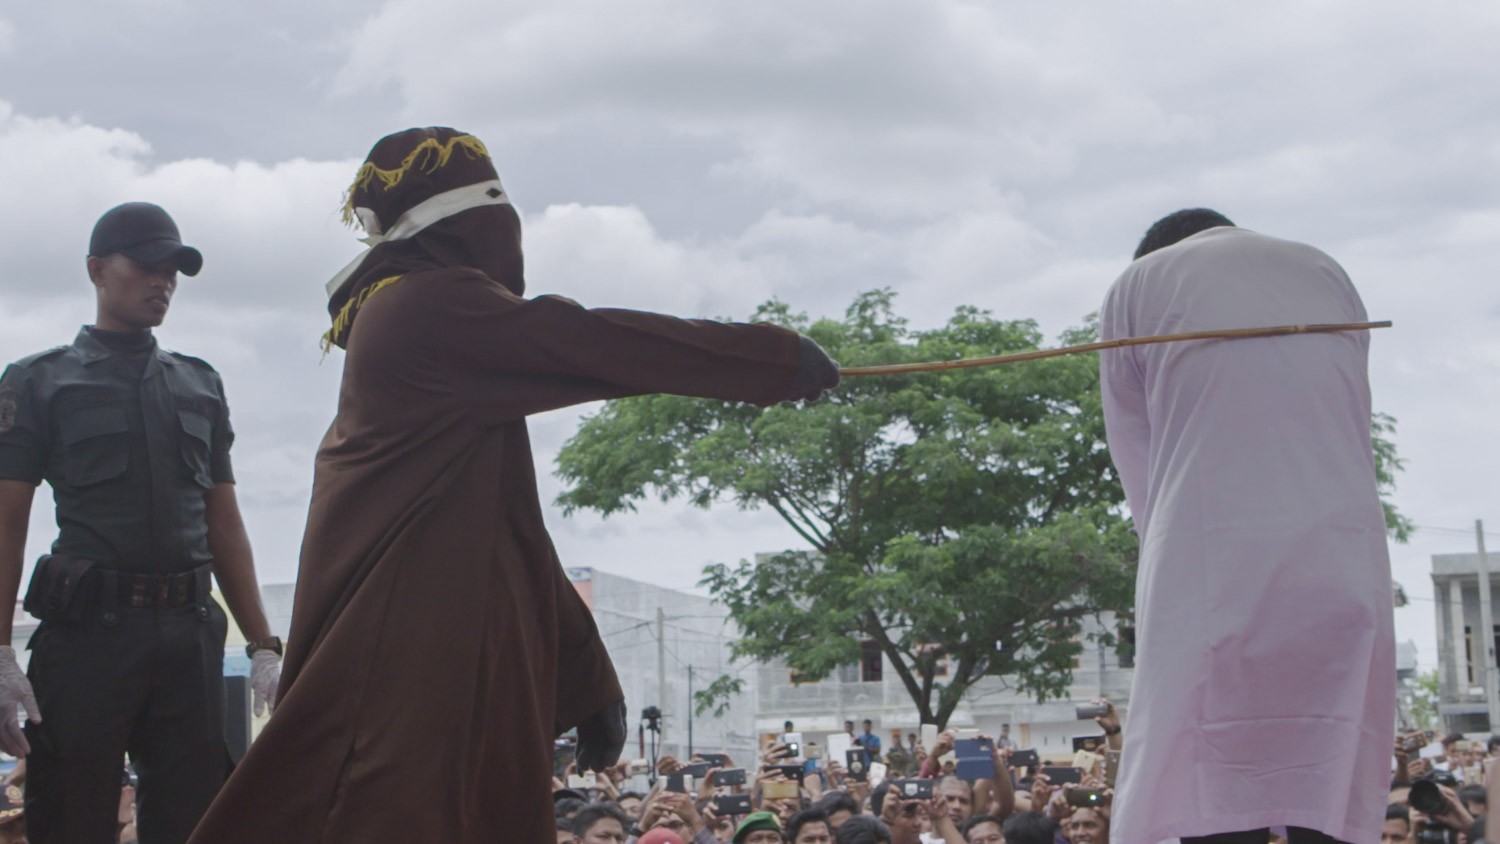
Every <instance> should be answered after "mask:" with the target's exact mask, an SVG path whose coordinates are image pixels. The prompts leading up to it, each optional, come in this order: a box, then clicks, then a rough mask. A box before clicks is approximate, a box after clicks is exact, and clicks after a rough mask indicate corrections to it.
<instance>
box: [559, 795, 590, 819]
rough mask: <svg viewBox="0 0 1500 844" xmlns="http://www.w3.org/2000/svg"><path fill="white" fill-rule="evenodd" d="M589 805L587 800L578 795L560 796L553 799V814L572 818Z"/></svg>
mask: <svg viewBox="0 0 1500 844" xmlns="http://www.w3.org/2000/svg"><path fill="white" fill-rule="evenodd" d="M587 805H588V801H587V800H579V799H578V798H577V797H558V798H556V799H554V800H553V801H552V814H554V815H556V816H557V817H559V818H571V817H573V816H574V815H576V814H578V810H579V809H582V808H583V807H584V806H587Z"/></svg>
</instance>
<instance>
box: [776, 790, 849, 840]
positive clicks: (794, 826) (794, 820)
mask: <svg viewBox="0 0 1500 844" xmlns="http://www.w3.org/2000/svg"><path fill="white" fill-rule="evenodd" d="M844 796H845V797H847V796H848V795H847V794H846V795H844ZM858 811H859V810H858V809H855V813H856V814H857V813H858ZM810 823H822V824H826V823H828V814H827V813H825V812H824V811H823V810H822V809H819V808H818V807H817V806H814V807H813V808H811V809H803V810H802V811H800V812H798V813H797V814H795V815H792V817H791V820H788V821H787V822H786V840H788V841H796V840H797V833H798V832H801V831H802V827H804V826H807V825H808V824H810Z"/></svg>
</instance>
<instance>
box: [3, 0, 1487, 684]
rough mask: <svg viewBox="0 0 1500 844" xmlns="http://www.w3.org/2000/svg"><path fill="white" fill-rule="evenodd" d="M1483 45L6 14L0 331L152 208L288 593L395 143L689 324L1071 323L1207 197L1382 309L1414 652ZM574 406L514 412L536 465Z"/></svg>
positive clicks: (888, 18)
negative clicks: (886, 296)
mask: <svg viewBox="0 0 1500 844" xmlns="http://www.w3.org/2000/svg"><path fill="white" fill-rule="evenodd" d="M1497 42H1500V5H1496V4H1493V3H1458V2H1434V3H1427V4H1412V3H1408V2H1394V0H1262V2H1258V3H1253V4H1222V3H1214V4H1207V3H1190V2H1186V0H1175V2H1145V0H1143V2H1137V3H1129V4H1126V3H1115V2H1108V0H1091V1H1090V2H1074V3H1005V2H993V3H978V2H957V1H956V0H901V1H900V2H897V0H858V2H856V0H824V2H819V3H803V2H782V0H763V2H757V3H722V2H701V0H700V1H699V2H693V1H692V0H635V2H631V3H616V2H608V0H592V1H590V0H583V1H582V2H572V0H553V2H546V3H541V2H534V3H528V2H516V0H508V1H501V2H497V0H482V1H481V0H388V2H385V3H382V4H379V5H376V4H372V3H368V2H356V1H355V0H303V1H302V2H295V3H294V2H290V1H289V0H266V2H261V3H254V4H247V3H239V4H223V3H201V2H188V0H112V2H109V3H103V2H94V3H89V4H79V3H28V4H21V3H4V4H0V197H3V199H0V255H3V256H4V263H5V270H4V272H3V274H0V358H4V359H6V360H11V359H14V358H17V357H20V356H22V355H25V354H28V353H30V352H33V351H37V350H40V349H43V348H47V347H50V346H53V345H57V344H59V343H64V342H67V341H69V340H70V339H71V337H72V335H73V333H75V332H76V330H77V327H78V326H79V325H80V324H82V323H85V322H88V321H90V320H91V319H92V315H93V301H92V293H91V289H90V287H89V285H88V283H87V279H86V276H85V274H84V268H83V258H84V253H85V251H86V244H87V240H88V233H89V229H90V227H91V226H92V224H93V221H94V219H95V218H96V217H97V216H98V215H99V213H101V212H102V211H103V210H105V209H106V208H108V207H110V206H112V205H114V204H116V203H119V202H122V201H127V200H137V199H144V200H150V201H155V202H158V203H161V204H162V205H164V206H166V207H167V208H168V209H169V210H170V211H171V212H172V213H173V214H174V215H175V216H176V217H177V219H178V222H179V224H180V225H181V228H182V230H183V233H184V237H185V239H187V240H188V242H190V243H193V244H195V245H197V246H199V247H200V248H201V249H202V250H203V252H204V254H205V256H206V265H205V269H204V272H203V274H202V275H201V276H200V277H199V278H198V279H189V280H185V281H184V283H183V284H182V286H181V287H180V289H179V295H178V298H177V300H176V301H175V302H174V306H173V310H172V313H171V315H170V316H169V317H168V321H167V324H166V326H165V327H164V328H163V329H162V330H161V331H160V332H159V335H160V337H161V339H162V342H163V343H164V344H165V345H167V346H168V347H170V348H176V349H179V350H182V351H186V352H188V353H191V354H198V355H201V356H203V357H206V358H208V359H209V360H211V361H212V362H213V363H214V364H215V365H216V366H217V367H218V368H219V370H220V371H221V372H222V373H223V374H224V379H225V382H226V384H227V388H228V391H229V397H230V401H231V405H232V407H233V410H234V419H235V424H236V427H237V429H238V432H239V440H238V443H237V445H236V457H237V462H238V471H239V478H240V495H241V500H242V502H243V505H244V509H245V513H246V518H247V521H248V523H249V526H250V529H251V532H252V537H253V540H254V543H255V546H256V550H257V554H258V557H259V565H260V570H261V576H262V579H263V580H264V581H267V582H276V581H288V580H290V579H292V577H293V576H294V574H295V571H296V556H297V547H298V545H299V542H300V539H301V532H302V524H303V518H304V514H305V505H306V501H307V497H308V487H309V483H310V478H311V467H312V458H313V450H314V447H315V445H316V443H317V441H318V439H319V437H320V436H321V435H322V432H323V431H324V429H325V428H326V426H327V424H328V421H329V419H330V418H331V414H332V409H333V406H334V399H335V393H336V390H337V384H338V377H339V369H340V365H341V360H340V358H339V356H338V355H337V354H335V355H333V356H330V357H329V358H328V359H326V360H322V359H321V356H320V352H319V351H318V348H317V345H316V339H317V337H318V335H319V333H320V332H321V331H322V330H323V328H324V327H325V324H326V322H325V319H326V318H325V316H324V312H323V298H322V284H323V282H324V281H325V280H326V279H327V278H328V276H330V275H331V274H332V273H333V272H334V271H335V270H337V269H338V268H339V267H340V266H342V265H343V263H344V262H345V261H346V260H347V259H348V258H349V257H350V256H352V255H353V254H354V252H355V251H356V249H357V246H358V244H357V243H356V242H355V240H354V236H353V235H352V234H351V233H350V232H348V231H347V230H345V229H343V228H342V227H341V226H340V224H339V223H338V220H337V205H338V201H339V196H340V193H341V191H342V189H343V188H344V186H345V185H346V184H347V183H348V182H349V180H350V178H351V176H352V174H353V172H354V168H355V166H356V164H357V163H358V162H359V160H360V159H362V158H363V156H364V153H365V152H366V151H367V150H368V148H369V146H370V145H371V144H372V143H373V142H374V140H375V139H376V138H378V137H379V136H380V135H382V134H384V133H386V132H389V131H393V130H396V129H401V128H405V127H407V126H409V125H434V124H437V125H451V126H457V127H460V128H464V129H467V130H470V131H473V132H475V133H476V134H478V135H480V136H481V137H482V138H484V139H485V141H486V142H487V143H488V145H489V147H490V149H491V151H492V153H493V154H494V155H495V158H496V160H497V165H498V167H499V169H500V172H501V176H502V178H503V180H504V181H505V183H506V187H507V189H508V191H509V192H510V193H511V194H512V196H513V197H514V198H515V199H516V201H517V203H518V204H519V206H520V208H521V210H522V212H523V214H524V218H525V223H526V248H527V264H528V279H529V286H530V290H531V291H533V292H536V293H542V292H559V293H564V294H566V295H568V296H571V297H573V298H576V299H578V300H580V301H582V302H584V303H586V304H589V305H613V306H629V307H639V308H647V309H658V310H665V311H669V312H673V313H678V314H682V315H726V314H732V315H739V316H743V315H746V314H748V313H749V312H750V311H751V309H752V308H753V307H754V306H755V305H756V304H757V303H759V302H761V301H763V300H765V299H767V298H769V297H771V296H779V297H781V298H782V299H784V300H786V301H788V302H790V303H791V304H792V305H793V306H795V307H796V308H798V309H801V310H805V311H808V312H810V313H812V314H815V315H819V314H836V313H838V312H840V311H841V310H842V308H843V306H844V304H845V303H847V301H848V300H849V298H850V297H851V296H852V295H853V294H854V293H855V292H857V291H860V290H865V289H870V288H873V287H879V286H891V287H894V288H896V289H897V290H898V291H900V299H899V305H900V307H901V308H902V309H903V310H904V311H905V312H906V313H907V314H908V315H910V316H911V317H912V319H913V320H914V321H915V322H916V323H917V324H918V325H932V324H935V323H937V322H939V321H941V320H942V319H943V318H944V317H945V316H946V315H947V314H948V313H950V312H951V310H952V308H953V306H954V305H956V304H960V303H964V304H973V305H977V306H980V307H984V308H989V309H991V310H992V311H994V312H995V313H996V314H997V315H1000V316H1004V317H1032V318H1035V319H1037V320H1039V321H1040V322H1041V323H1042V325H1043V326H1044V328H1045V329H1046V330H1047V331H1048V333H1049V335H1055V334H1056V332H1057V331H1059V330H1061V329H1063V328H1064V327H1067V326H1069V325H1072V324H1076V323H1077V322H1078V321H1080V320H1081V319H1082V318H1083V316H1084V315H1085V314H1087V313H1088V312H1090V311H1092V310H1094V309H1095V308H1096V307H1097V305H1098V303H1099V301H1100V299H1101V297H1102V295H1103V293H1104V291H1105V289H1106V287H1107V286H1108V285H1109V283H1110V282H1111V281H1112V279H1113V278H1114V276H1115V275H1116V274H1117V273H1118V272H1119V271H1120V269H1121V268H1122V267H1123V266H1124V265H1125V264H1126V263H1127V259H1128V255H1129V253H1130V251H1131V250H1132V249H1133V247H1134V244H1135V241H1136V240H1137V239H1138V238H1139V235H1140V233H1141V232H1142V231H1143V230H1144V228H1145V227H1146V226H1147V225H1148V224H1149V223H1150V222H1151V221H1152V220H1154V219H1155V218H1156V217H1158V216H1160V215H1161V214H1163V213H1165V212H1168V211H1171V210H1174V209H1176V208H1179V207H1183V206H1188V205H1209V206H1213V207H1216V208H1218V209H1220V210H1222V211H1224V212H1225V213H1227V214H1228V215H1229V216H1231V217H1232V218H1234V219H1235V220H1236V221H1237V222H1239V223H1240V224H1241V225H1244V226H1246V227H1249V228H1253V229H1257V230H1260V231H1264V232H1268V233H1271V234H1276V235H1280V236H1284V237H1289V238H1294V239H1298V240H1304V241H1307V242H1310V243H1313V244H1316V245H1318V246H1320V247H1322V248H1323V249H1325V250H1326V251H1328V252H1329V253H1331V254H1332V255H1333V256H1335V257H1336V258H1337V259H1339V260H1340V261H1341V262H1342V263H1343V264H1344V266H1345V267H1346V268H1347V269H1348V270H1349V272H1350V274H1351V275H1352V276H1353V278H1354V280H1355V283H1356V284H1357V285H1358V286H1359V288H1360V290H1361V291H1362V293H1363V295H1364V297H1365V301H1366V304H1367V305H1368V308H1369V311H1370V314H1371V316H1372V318H1389V319H1394V320H1396V322H1397V327H1396V329H1394V330H1391V331H1386V332H1382V333H1380V334H1378V335H1376V337H1375V338H1374V344H1373V353H1372V360H1371V377H1372V380H1373V383H1374V388H1375V396H1376V405H1377V407H1378V408H1379V409H1382V410H1384V411H1386V412H1389V413H1391V414H1393V415H1395V416H1396V417H1397V418H1398V419H1399V420H1400V424H1401V431H1400V435H1399V447H1400V450H1401V453H1402V455H1403V456H1404V457H1405V458H1406V460H1407V462H1408V470H1407V472H1406V474H1405V475H1404V477H1403V478H1402V480H1401V489H1400V492H1399V496H1398V502H1399V505H1400V506H1401V508H1402V509H1404V510H1405V511H1406V512H1407V513H1408V514H1409V515H1410V516H1411V517H1413V518H1414V519H1415V521H1416V522H1417V523H1418V524H1419V525H1424V526H1429V527H1431V528H1434V529H1428V530H1423V531H1421V532H1420V533H1419V534H1418V536H1417V538H1416V539H1415V540H1414V541H1413V542H1412V543H1410V544H1409V545H1407V546H1396V547H1393V549H1392V555H1393V561H1394V564H1395V569H1396V575H1397V578H1398V579H1399V580H1400V581H1401V582H1402V583H1403V584H1404V585H1405V586H1406V588H1407V590H1408V592H1409V593H1410V594H1411V595H1412V597H1413V598H1414V599H1416V600H1414V601H1413V604H1412V606H1411V607H1410V608H1407V609H1403V610H1400V611H1398V613H1397V623H1398V634H1399V635H1400V636H1401V637H1402V638H1409V639H1412V640H1415V641H1416V642H1417V644H1418V647H1419V649H1420V655H1421V659H1422V660H1423V662H1424V663H1426V664H1428V665H1431V664H1433V663H1434V662H1435V647H1434V641H1435V637H1434V623H1433V620H1432V604H1431V601H1430V596H1431V590H1432V587H1431V581H1430V580H1429V579H1428V577H1427V571H1428V565H1429V563H1428V557H1429V555H1431V554H1433V553H1439V552H1445V551H1464V550H1468V549H1470V548H1471V547H1472V544H1473V538H1472V523H1473V520H1474V519H1475V518H1488V519H1489V520H1490V523H1491V524H1492V526H1493V527H1492V530H1494V531H1495V532H1496V534H1497V536H1500V506H1497V501H1496V496H1495V494H1494V489H1495V479H1496V478H1497V476H1500V473H1497V468H1500V467H1497V463H1500V460H1497V456H1496V449H1495V447H1494V442H1495V437H1494V431H1495V427H1496V426H1495V420H1496V418H1497V417H1500V394H1497V391H1496V390H1495V389H1494V388H1495V385H1496V384H1497V375H1500V340H1497V338H1496V331H1495V330H1496V328H1497V326H1500V289H1497V286H1496V284H1495V282H1496V266H1497V258H1500V86H1497V85H1496V84H1495V78H1496V67H1495V64H1496V63H1495V60H1494V44H1495V43H1497ZM1486 56H1489V57H1490V58H1485V57H1486ZM576 420H577V413H576V412H574V411H567V412H558V413H553V414H549V415H546V416H543V417H538V418H536V419H535V420H534V424H533V432H534V437H535V440H536V444H537V449H538V455H537V458H538V464H539V466H540V468H541V470H542V471H543V472H544V473H547V472H549V471H550V468H551V462H552V456H553V455H554V454H555V452H556V450H557V448H558V447H559V446H560V445H561V444H562V442H563V441H564V440H565V439H566V438H567V437H568V436H569V435H570V434H571V432H572V431H573V428H574V425H575V423H576ZM544 483H545V486H546V488H545V489H544V490H543V495H544V498H547V499H549V500H550V498H551V497H552V496H554V495H555V494H556V492H557V491H558V485H557V484H556V482H555V481H553V480H552V479H550V478H548V479H547V480H545V481H544ZM38 502H39V505H38V506H37V507H36V512H35V513H34V514H33V516H34V517H33V529H32V536H31V542H30V546H31V547H30V549H29V554H30V556H32V557H34V556H36V554H39V553H41V552H42V550H43V548H44V547H45V544H46V543H47V542H48V541H50V538H51V534H52V528H51V526H50V520H51V509H50V506H48V501H47V497H46V496H45V495H44V496H40V497H39V498H38ZM549 525H550V527H551V529H552V533H553V536H554V539H555V540H556V542H557V545H558V547H559V550H560V552H561V553H562V555H563V558H564V560H565V561H566V562H567V563H568V564H570V565H591V566H596V567H598V568H601V569H606V570H609V571H612V572H617V573H620V574H624V575H628V576H633V577H641V578H645V579H649V580H651V581H653V582H655V583H659V584H663V585H669V586H690V585H692V584H693V583H694V582H695V581H696V580H697V577H698V573H699V571H700V569H701V567H702V566H703V565H704V564H705V563H708V562H714V561H733V560H737V559H739V558H741V557H744V556H748V555H750V554H751V553H753V552H755V551H760V550H767V549H777V548H784V547H788V546H791V545H794V544H796V538H795V536H794V535H792V534H791V532H790V531H789V530H786V529H783V528H781V527H780V526H779V524H778V522H777V521H776V520H775V519H774V517H771V516H767V515H765V514H761V513H740V512H737V511H735V510H734V509H733V508H721V509H718V510H715V511H712V512H702V511H696V510H690V509H687V508H685V507H682V506H670V507H666V506H650V507H646V508H643V510H642V512H641V513H639V514H637V515H634V516H630V517H625V518H615V519H611V520H608V521H601V520H599V519H597V518H594V517H590V516H586V515H584V516H575V517H573V518H571V519H564V518H562V516H561V514H560V513H559V512H555V511H554V512H553V513H551V514H550V516H549ZM1445 528H1448V529H1456V530H1443V529H1445ZM1466 531H1467V532H1466ZM1491 546H1492V547H1493V548H1497V549H1500V539H1496V540H1495V541H1493V542H1492V543H1491ZM1424 599H1425V600H1424Z"/></svg>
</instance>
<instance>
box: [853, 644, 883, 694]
mask: <svg viewBox="0 0 1500 844" xmlns="http://www.w3.org/2000/svg"><path fill="white" fill-rule="evenodd" d="M884 676H885V654H883V653H882V652H881V650H880V644H879V643H878V642H875V641H872V640H870V639H866V640H865V641H863V642H860V643H859V681H860V682H861V683H879V682H880V681H881V680H882V679H883V678H884Z"/></svg>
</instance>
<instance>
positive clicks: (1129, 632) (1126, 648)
mask: <svg viewBox="0 0 1500 844" xmlns="http://www.w3.org/2000/svg"><path fill="white" fill-rule="evenodd" d="M1115 654H1116V655H1117V656H1119V658H1120V667H1121V668H1134V667H1135V625H1133V624H1131V625H1125V626H1123V627H1121V628H1120V635H1119V640H1118V641H1117V642H1116V643H1115Z"/></svg>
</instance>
